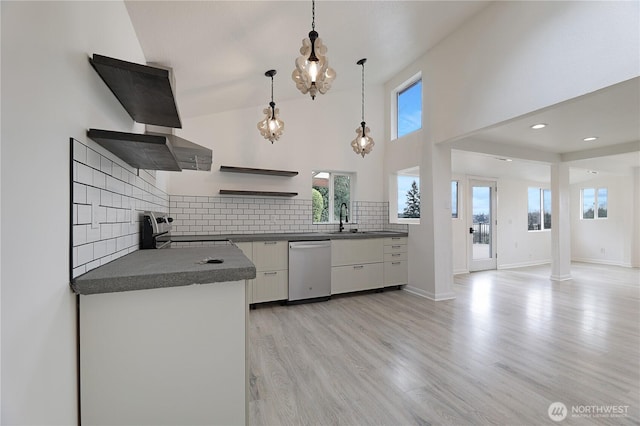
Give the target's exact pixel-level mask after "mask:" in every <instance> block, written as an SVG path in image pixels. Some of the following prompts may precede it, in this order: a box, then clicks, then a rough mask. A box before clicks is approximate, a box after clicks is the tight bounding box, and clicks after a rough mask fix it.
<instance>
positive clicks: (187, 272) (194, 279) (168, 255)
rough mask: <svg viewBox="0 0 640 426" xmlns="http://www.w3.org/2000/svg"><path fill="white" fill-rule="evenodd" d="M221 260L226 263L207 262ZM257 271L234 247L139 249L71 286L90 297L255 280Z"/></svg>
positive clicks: (75, 281)
mask: <svg viewBox="0 0 640 426" xmlns="http://www.w3.org/2000/svg"><path fill="white" fill-rule="evenodd" d="M207 259H221V260H223V263H206V260H207ZM255 276H256V268H255V266H254V265H253V263H251V261H249V259H247V258H246V257H245V256H244V255H243V254H242V251H240V250H239V249H238V248H237V247H236V246H234V245H233V244H221V245H216V246H213V247H189V248H180V249H160V250H138V251H135V252H133V253H131V254H128V255H126V256H123V257H121V258H119V259H116V260H114V261H112V262H109V263H107V264H105V265H103V266H100V267H98V268H96V269H93V270H91V271H89V272H87V273H86V274H83V275H81V276H79V277H77V278H75V279H74V280H73V281H72V283H71V287H72V289H73V291H74V292H75V293H77V294H82V295H89V294H100V293H113V292H123V291H131V290H148V289H155V288H165V287H179V286H188V285H192V284H210V283H218V282H226V281H239V280H247V279H252V278H255Z"/></svg>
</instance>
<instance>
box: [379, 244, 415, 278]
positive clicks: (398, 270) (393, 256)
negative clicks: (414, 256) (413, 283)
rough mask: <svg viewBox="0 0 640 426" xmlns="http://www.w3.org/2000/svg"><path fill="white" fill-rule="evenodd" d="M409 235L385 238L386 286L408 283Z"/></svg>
mask: <svg viewBox="0 0 640 426" xmlns="http://www.w3.org/2000/svg"><path fill="white" fill-rule="evenodd" d="M408 278H409V273H408V268H407V237H389V238H385V239H384V286H385V287H388V286H394V285H403V284H407V281H408Z"/></svg>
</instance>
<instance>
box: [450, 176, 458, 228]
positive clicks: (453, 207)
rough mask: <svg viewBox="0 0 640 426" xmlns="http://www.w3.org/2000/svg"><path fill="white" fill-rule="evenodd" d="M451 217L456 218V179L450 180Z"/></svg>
mask: <svg viewBox="0 0 640 426" xmlns="http://www.w3.org/2000/svg"><path fill="white" fill-rule="evenodd" d="M451 217H452V218H454V219H457V218H458V181H457V180H452V181H451Z"/></svg>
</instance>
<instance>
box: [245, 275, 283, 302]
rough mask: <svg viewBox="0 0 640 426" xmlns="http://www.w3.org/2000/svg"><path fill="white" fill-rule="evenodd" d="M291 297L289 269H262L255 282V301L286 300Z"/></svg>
mask: <svg viewBox="0 0 640 426" xmlns="http://www.w3.org/2000/svg"><path fill="white" fill-rule="evenodd" d="M288 297H289V273H288V271H286V270H284V271H261V272H257V273H256V279H255V280H254V284H253V303H262V302H271V301H274V300H285V299H287V298H288Z"/></svg>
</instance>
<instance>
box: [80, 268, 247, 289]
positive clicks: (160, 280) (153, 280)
mask: <svg viewBox="0 0 640 426" xmlns="http://www.w3.org/2000/svg"><path fill="white" fill-rule="evenodd" d="M229 274H233V276H232V277H229ZM255 277H256V268H255V266H247V267H237V268H233V269H232V270H226V271H216V273H215V277H214V278H212V274H211V271H195V272H170V273H161V274H149V275H144V278H141V277H140V276H135V277H118V278H117V279H114V280H111V281H112V282H114V283H115V284H111V285H108V286H105V281H108V279H105V278H99V279H86V280H82V281H80V282H78V281H72V282H71V288H72V290H73V292H74V293H76V294H79V295H84V296H88V295H93V294H106V293H122V292H127V291H137V290H153V289H156V288H170V287H187V286H191V285H207V284H216V283H223V282H233V281H244V280H250V279H253V278H255ZM227 278H231V279H227Z"/></svg>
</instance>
